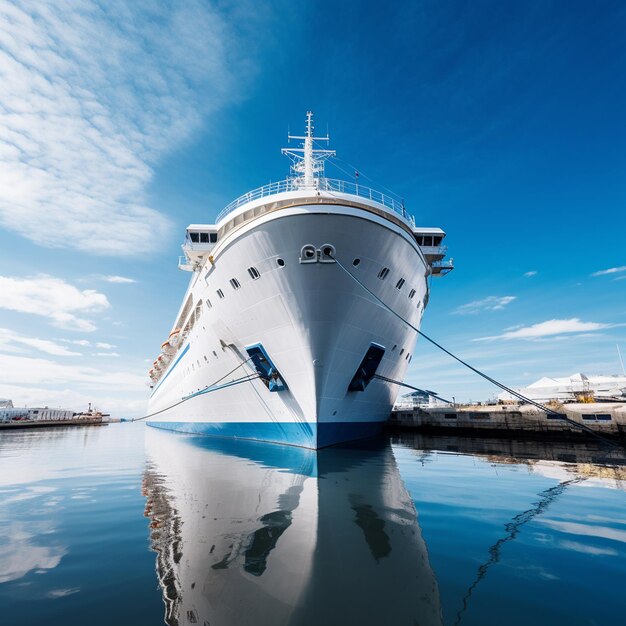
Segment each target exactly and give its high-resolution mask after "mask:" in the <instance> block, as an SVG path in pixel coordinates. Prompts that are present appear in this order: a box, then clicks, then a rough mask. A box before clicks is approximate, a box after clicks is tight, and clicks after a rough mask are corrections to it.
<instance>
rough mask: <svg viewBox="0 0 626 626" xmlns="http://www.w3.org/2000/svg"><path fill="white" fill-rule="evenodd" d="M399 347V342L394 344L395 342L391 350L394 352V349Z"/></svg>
mask: <svg viewBox="0 0 626 626" xmlns="http://www.w3.org/2000/svg"><path fill="white" fill-rule="evenodd" d="M397 347H398V344H397V343H394V344H393V348H391V351H392V352H393V351H394V350H395V349H396V348H397Z"/></svg>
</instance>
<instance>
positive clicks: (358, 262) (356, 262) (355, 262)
mask: <svg viewBox="0 0 626 626" xmlns="http://www.w3.org/2000/svg"><path fill="white" fill-rule="evenodd" d="M360 263H361V259H354V261H352V265H354V267H358V266H359V264H360Z"/></svg>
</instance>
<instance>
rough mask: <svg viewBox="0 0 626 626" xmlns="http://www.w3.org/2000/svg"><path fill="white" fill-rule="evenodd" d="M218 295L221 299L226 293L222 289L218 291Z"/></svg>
mask: <svg viewBox="0 0 626 626" xmlns="http://www.w3.org/2000/svg"><path fill="white" fill-rule="evenodd" d="M216 293H217V295H218V296H219V298H220V299H221V298H223V297H224V292H223V291H222V290H221V289H218V290H217V292H216Z"/></svg>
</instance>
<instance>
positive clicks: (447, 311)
mask: <svg viewBox="0 0 626 626" xmlns="http://www.w3.org/2000/svg"><path fill="white" fill-rule="evenodd" d="M624 32H626V6H625V5H624V4H623V3H620V2H608V1H606V2H600V3H587V2H547V1H541V2H523V3H502V2H496V1H489V2H472V3H467V2H434V1H433V2H397V3H392V4H384V5H383V4H381V3H374V2H343V3H331V2H327V1H319V2H299V3H293V2H287V1H285V2H268V3H254V2H246V1H244V2H238V3H235V2H229V3H221V2H213V3H211V2H200V1H189V2H185V3H175V2H162V3H155V2H147V1H146V2H141V1H134V2H132V3H131V2H127V3H124V2H116V1H111V2H102V3H97V2H87V1H85V0H80V1H72V2H70V1H67V2H63V1H61V0H57V1H55V2H44V1H38V2H28V3H26V2H23V3H22V2H10V1H9V2H5V3H3V4H2V6H0V84H2V86H3V87H2V89H1V90H0V116H1V117H0V397H11V398H13V400H14V401H15V402H16V403H17V404H24V403H46V404H50V405H53V406H55V405H63V406H70V407H73V408H79V407H80V406H83V405H84V404H85V403H86V402H88V401H90V400H92V401H94V402H96V403H97V404H98V405H99V406H101V407H102V408H103V409H107V410H110V411H111V412H112V413H114V414H116V415H122V416H123V415H139V414H141V412H142V411H143V409H144V407H145V401H146V397H147V392H148V389H147V387H146V386H145V380H146V379H145V371H146V369H147V366H148V364H149V363H150V362H151V361H152V359H154V357H155V356H156V354H157V353H158V348H159V346H160V344H161V342H162V341H163V339H164V338H165V336H166V335H167V333H168V331H169V329H170V325H171V323H172V319H173V317H174V315H175V314H176V311H177V309H178V306H179V303H180V300H181V298H182V294H183V293H184V291H185V288H186V283H187V279H188V275H187V274H185V273H182V272H180V271H179V270H178V269H177V267H176V264H177V257H178V254H179V253H180V248H179V246H180V243H181V240H182V237H183V232H184V227H185V226H186V225H187V224H188V223H190V222H202V221H207V222H211V221H212V220H213V219H214V217H215V216H216V214H217V213H218V212H219V211H220V210H221V208H222V207H223V206H224V205H225V204H227V203H228V202H229V201H230V200H232V199H233V198H234V197H236V196H238V195H240V194H241V193H244V192H246V191H247V190H249V189H251V188H254V187H257V186H259V185H262V184H264V183H266V182H268V181H269V180H278V179H281V178H284V177H285V175H286V174H287V171H288V162H287V161H286V160H285V159H284V157H281V156H280V150H279V149H280V148H281V147H282V146H283V145H284V143H285V135H286V132H287V128H288V127H291V129H292V131H293V130H297V131H298V132H299V131H300V130H301V128H302V125H303V120H304V113H305V111H306V110H307V109H312V110H313V111H314V112H315V115H316V122H317V128H318V129H321V130H325V129H326V127H327V126H328V128H329V129H330V133H331V138H332V147H333V148H335V149H336V150H337V152H338V156H339V157H340V158H341V159H344V160H345V162H347V163H350V164H354V166H356V167H357V168H358V169H359V172H360V173H361V177H362V178H361V182H363V183H367V184H370V185H371V186H372V187H375V188H381V187H383V186H384V187H387V188H390V189H392V190H394V191H395V192H396V193H397V194H398V195H400V196H402V197H403V198H404V199H405V203H406V206H407V207H408V209H409V210H410V211H411V212H412V213H413V214H414V215H415V217H416V221H417V223H418V224H420V225H424V226H441V227H442V228H444V229H445V230H446V231H447V233H448V238H447V243H448V245H449V253H450V255H451V256H452V257H454V259H455V264H456V266H457V269H455V271H454V272H453V273H452V274H450V275H449V276H447V277H445V278H442V279H437V280H435V281H433V293H432V295H431V300H430V305H429V307H428V310H427V312H426V315H425V317H424V323H423V330H424V331H425V332H426V333H429V334H430V335H432V336H433V337H434V338H436V339H437V340H438V341H440V342H441V343H443V344H444V345H446V346H447V347H448V348H450V349H452V350H453V351H456V352H457V353H459V354H460V355H462V356H464V357H465V358H467V359H468V360H470V361H471V362H472V363H473V364H475V365H477V366H478V367H481V368H484V369H486V370H487V371H488V372H489V373H490V374H491V375H492V376H494V377H496V378H499V379H501V380H503V381H504V382H506V383H507V384H510V385H514V386H522V385H525V384H528V383H530V382H532V381H533V380H535V379H536V378H539V377H541V376H543V375H552V376H563V375H567V374H570V373H573V372H575V371H583V372H585V373H587V374H593V373H605V374H609V373H618V371H619V363H618V360H617V353H616V349H615V345H616V343H620V344H621V346H622V351H623V352H624V353H625V354H626V341H625V339H626V326H625V325H626V253H625V252H624V250H625V245H624V237H625V232H626V217H625V211H624V205H625V200H626V176H625V174H626V126H625V124H624V111H625V110H626V81H625V80H624V76H625V75H626V40H625V38H624ZM340 165H341V167H343V168H345V169H347V170H351V167H350V166H347V165H346V164H345V163H344V162H340ZM328 173H329V174H330V175H335V176H337V177H344V175H343V173H342V172H341V171H339V170H336V169H333V168H332V167H331V168H329V170H328ZM131 281H132V282H131ZM408 381H409V382H411V383H413V384H415V385H418V386H420V387H426V388H429V389H435V390H437V391H438V392H439V393H441V394H442V395H443V396H444V397H446V396H455V397H456V398H457V399H474V400H476V399H485V398H487V397H490V396H492V395H494V393H495V390H493V389H492V388H491V387H490V386H489V385H488V384H487V383H484V382H483V381H481V380H480V379H476V378H475V376H474V375H473V374H471V373H470V372H467V371H464V370H463V369H461V368H460V366H457V365H456V364H455V363H454V362H451V361H450V360H449V358H448V357H446V356H445V355H443V354H439V353H437V352H436V351H435V350H434V349H433V348H431V347H429V346H428V345H427V344H426V343H425V342H423V341H420V342H419V349H417V350H416V352H415V357H414V359H413V362H412V364H411V368H410V370H409V375H408Z"/></svg>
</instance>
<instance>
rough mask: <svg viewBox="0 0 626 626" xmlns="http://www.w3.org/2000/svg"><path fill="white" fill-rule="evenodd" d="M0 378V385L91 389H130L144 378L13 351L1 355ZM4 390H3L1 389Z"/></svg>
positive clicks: (139, 387) (140, 383)
mask: <svg viewBox="0 0 626 626" xmlns="http://www.w3.org/2000/svg"><path fill="white" fill-rule="evenodd" d="M0 381H1V382H2V384H3V385H11V384H14V385H21V384H23V383H24V381H28V383H29V385H32V386H36V385H45V384H51V385H55V386H58V385H65V384H71V385H74V386H75V387H80V388H83V387H84V386H85V385H87V386H88V387H89V388H90V389H91V390H94V389H107V388H108V389H114V390H118V391H119V390H131V391H135V392H136V391H137V389H144V388H145V383H146V378H145V376H142V375H140V374H138V373H137V374H135V373H132V372H125V371H107V370H103V369H100V368H98V367H94V366H93V364H87V363H82V364H81V365H66V364H62V363H57V362H55V361H53V360H51V359H43V358H31V357H25V356H19V355H13V354H2V355H0ZM3 393H4V391H3Z"/></svg>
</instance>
